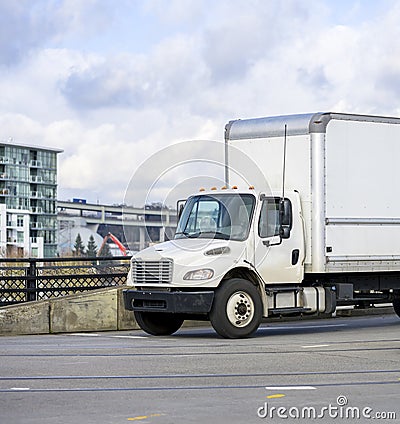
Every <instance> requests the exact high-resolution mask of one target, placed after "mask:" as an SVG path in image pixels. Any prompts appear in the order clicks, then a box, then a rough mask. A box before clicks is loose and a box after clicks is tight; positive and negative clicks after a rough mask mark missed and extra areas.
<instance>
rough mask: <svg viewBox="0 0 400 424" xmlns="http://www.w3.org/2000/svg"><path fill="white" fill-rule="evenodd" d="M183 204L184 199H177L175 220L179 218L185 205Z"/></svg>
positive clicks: (184, 202)
mask: <svg viewBox="0 0 400 424" xmlns="http://www.w3.org/2000/svg"><path fill="white" fill-rule="evenodd" d="M185 204H186V200H178V201H177V202H176V215H177V221H179V219H180V218H181V216H182V212H183V208H184V207H185Z"/></svg>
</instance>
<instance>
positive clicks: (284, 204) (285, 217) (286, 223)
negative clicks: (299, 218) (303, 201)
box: [279, 199, 292, 239]
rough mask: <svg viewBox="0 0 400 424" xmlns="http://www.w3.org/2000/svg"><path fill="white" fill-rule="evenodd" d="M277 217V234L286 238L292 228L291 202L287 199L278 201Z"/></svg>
mask: <svg viewBox="0 0 400 424" xmlns="http://www.w3.org/2000/svg"><path fill="white" fill-rule="evenodd" d="M279 218H280V228H279V235H280V236H281V237H282V238H283V239H288V238H289V237H290V231H291V230H292V204H291V202H290V200H289V199H282V200H281V201H280V202H279Z"/></svg>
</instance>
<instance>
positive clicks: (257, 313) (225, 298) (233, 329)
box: [210, 278, 262, 339]
mask: <svg viewBox="0 0 400 424" xmlns="http://www.w3.org/2000/svg"><path fill="white" fill-rule="evenodd" d="M261 318H262V302H261V298H260V294H259V293H258V290H257V288H256V287H255V286H254V284H252V283H251V282H250V281H247V280H243V279H241V278H233V279H232V280H228V281H226V282H225V283H223V284H222V286H221V287H219V288H218V290H217V291H216V292H215V297H214V303H213V307H212V309H211V312H210V321H211V324H212V326H213V327H214V330H215V331H216V332H217V333H218V334H219V335H220V336H222V337H225V338H229V339H238V338H243V337H249V336H250V335H252V334H253V333H254V332H255V331H256V330H257V328H258V326H259V325H260V322H261Z"/></svg>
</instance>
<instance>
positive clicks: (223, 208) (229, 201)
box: [175, 194, 255, 241]
mask: <svg viewBox="0 0 400 424" xmlns="http://www.w3.org/2000/svg"><path fill="white" fill-rule="evenodd" d="M254 203H255V199H254V196H253V195H251V194H215V195H199V196H193V197H190V198H189V199H188V201H187V202H186V205H185V208H184V210H183V213H182V216H181V219H180V220H179V223H178V228H177V231H176V234H175V238H176V239H178V238H185V237H192V238H195V237H203V238H215V239H224V240H239V241H241V240H245V239H246V238H247V236H248V234H249V230H250V220H251V217H252V214H253V209H254Z"/></svg>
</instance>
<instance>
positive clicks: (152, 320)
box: [134, 311, 184, 336]
mask: <svg viewBox="0 0 400 424" xmlns="http://www.w3.org/2000/svg"><path fill="white" fill-rule="evenodd" d="M134 315H135V319H136V322H137V323H138V325H139V327H140V328H141V329H142V330H143V331H145V332H146V333H148V334H151V335H153V336H169V335H171V334H173V333H175V331H178V330H179V329H180V328H181V326H182V324H183V321H184V319H183V318H182V316H181V315H179V314H170V313H162V312H161V313H160V312H140V311H134Z"/></svg>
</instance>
